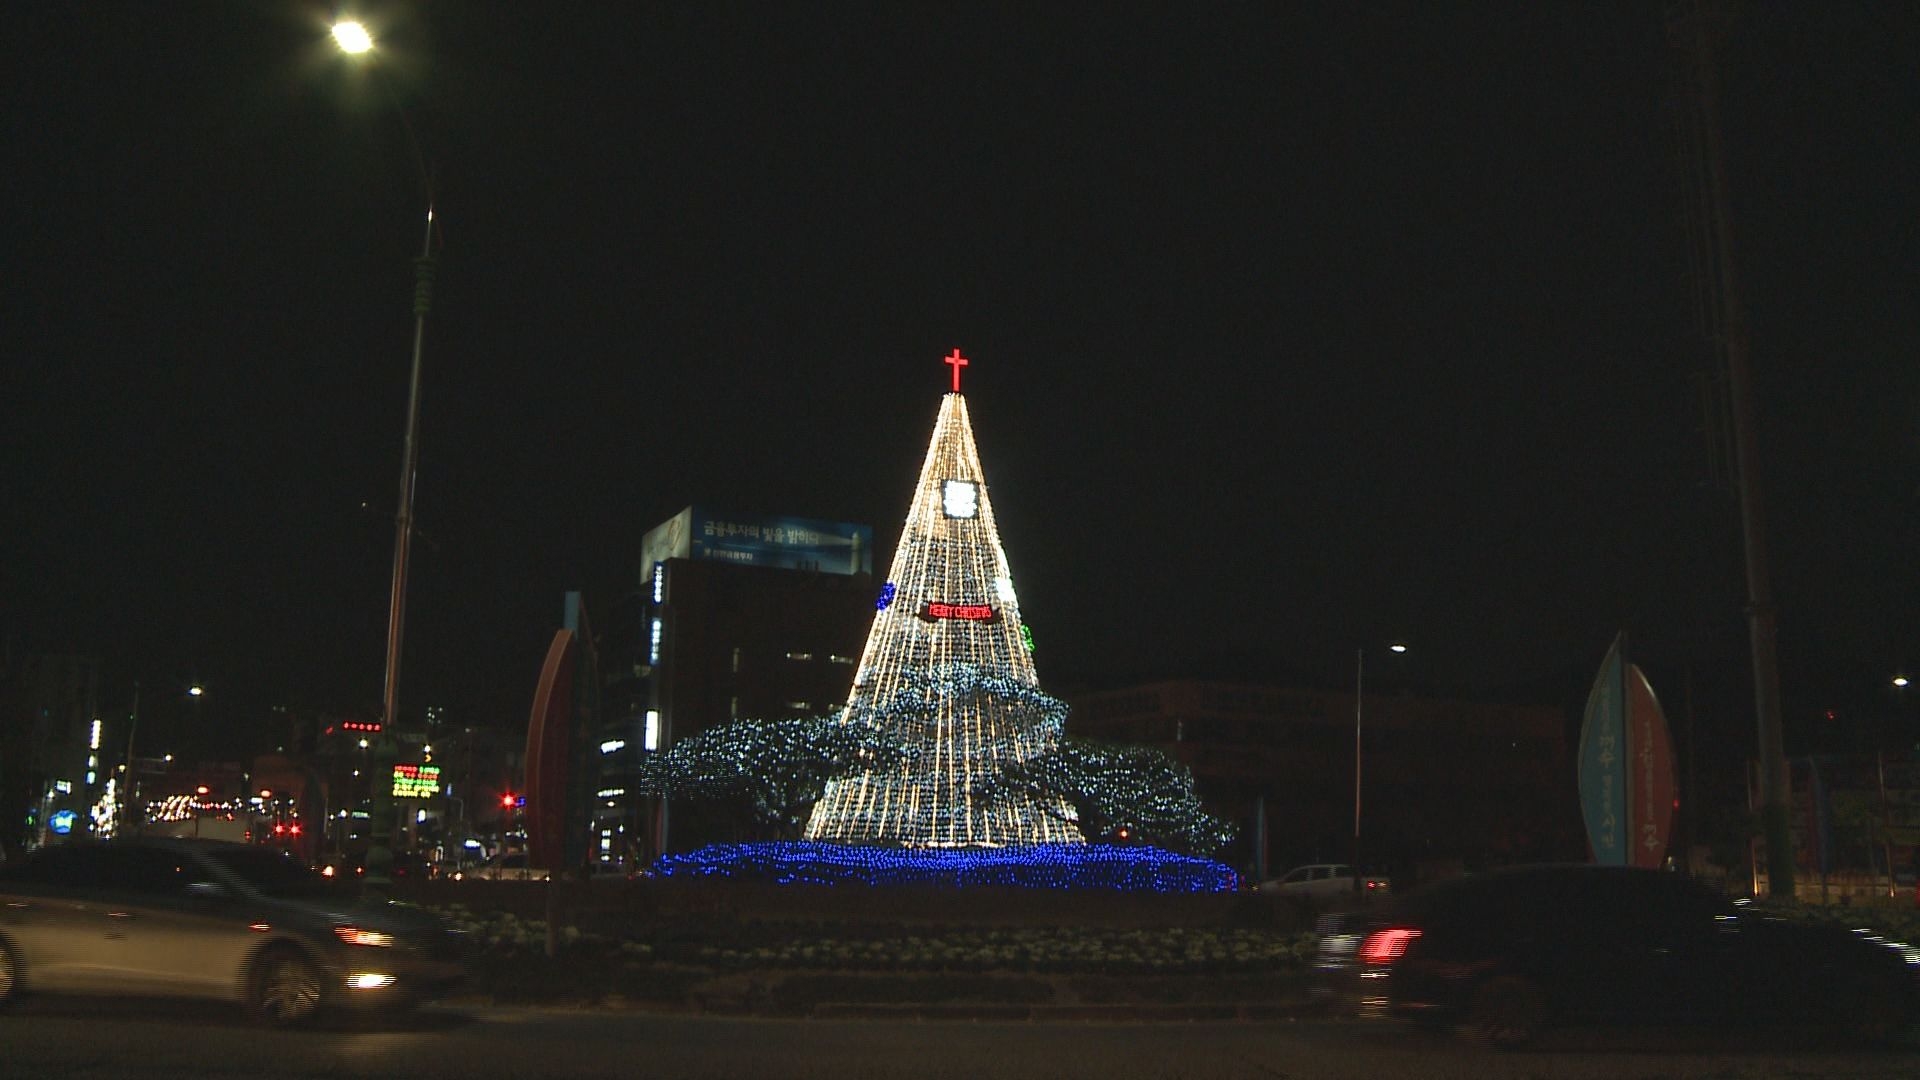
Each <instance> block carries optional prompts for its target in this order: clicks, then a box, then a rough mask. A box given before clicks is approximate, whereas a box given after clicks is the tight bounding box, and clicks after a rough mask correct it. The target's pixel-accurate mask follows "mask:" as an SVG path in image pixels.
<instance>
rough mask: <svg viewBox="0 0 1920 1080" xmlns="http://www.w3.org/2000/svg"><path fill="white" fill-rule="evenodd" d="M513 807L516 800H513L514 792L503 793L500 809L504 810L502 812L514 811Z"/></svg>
mask: <svg viewBox="0 0 1920 1080" xmlns="http://www.w3.org/2000/svg"><path fill="white" fill-rule="evenodd" d="M513 806H514V798H513V792H511V791H508V792H503V793H501V795H500V809H502V810H511V809H513Z"/></svg>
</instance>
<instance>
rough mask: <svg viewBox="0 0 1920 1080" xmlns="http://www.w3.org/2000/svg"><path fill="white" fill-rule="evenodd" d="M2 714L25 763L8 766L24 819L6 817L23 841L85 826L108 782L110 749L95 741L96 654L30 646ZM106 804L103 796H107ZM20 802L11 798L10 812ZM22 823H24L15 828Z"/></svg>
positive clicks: (99, 728)
mask: <svg viewBox="0 0 1920 1080" xmlns="http://www.w3.org/2000/svg"><path fill="white" fill-rule="evenodd" d="M10 681H11V682H12V684H13V687H12V692H11V694H9V695H8V697H9V698H10V702H11V703H10V705H9V711H11V712H13V713H14V715H13V716H12V717H9V718H6V722H8V723H9V724H10V726H16V727H17V728H18V730H19V731H21V732H22V733H23V734H24V736H25V737H24V738H22V739H20V740H18V746H19V748H20V749H21V750H23V751H24V752H25V758H26V760H25V762H24V765H25V767H24V768H23V769H22V768H17V767H15V766H11V765H10V766H9V770H10V772H12V773H13V775H14V776H15V777H16V779H15V781H14V786H17V787H18V788H19V791H18V793H16V795H15V796H14V798H15V800H16V802H17V800H18V799H19V798H20V796H21V795H24V797H25V799H26V801H27V804H28V805H26V807H25V808H24V809H25V820H24V821H22V822H9V831H10V832H12V833H13V834H14V835H16V836H18V835H20V832H21V831H24V833H25V836H26V838H27V840H28V842H29V843H44V842H45V841H46V840H47V839H48V838H49V837H52V836H60V835H67V834H76V835H78V834H85V833H87V832H89V831H92V829H93V825H94V814H95V807H96V804H98V803H99V802H100V801H101V799H102V797H103V796H104V795H105V793H106V791H107V790H108V785H109V784H110V783H112V782H113V772H112V770H113V767H114V766H115V765H117V764H118V761H119V757H118V755H117V754H113V753H109V752H108V751H106V750H103V749H102V746H103V743H104V739H105V737H106V735H107V732H106V730H105V722H104V718H103V716H102V714H101V689H100V661H99V660H97V659H95V658H93V657H90V656H65V655H55V654H49V653H31V654H28V655H26V656H24V657H22V658H21V659H20V661H19V663H18V665H17V667H16V668H15V670H14V671H13V672H12V675H11V680H10ZM109 805H110V804H109ZM19 809H21V808H20V807H19V806H17V805H16V806H15V807H14V808H13V809H11V810H9V811H8V812H9V813H14V812H17V811H18V810H19ZM22 826H24V829H22Z"/></svg>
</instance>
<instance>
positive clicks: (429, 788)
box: [393, 765, 440, 799]
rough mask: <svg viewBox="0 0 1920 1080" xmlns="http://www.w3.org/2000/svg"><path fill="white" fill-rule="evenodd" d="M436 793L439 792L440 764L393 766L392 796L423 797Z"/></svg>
mask: <svg viewBox="0 0 1920 1080" xmlns="http://www.w3.org/2000/svg"><path fill="white" fill-rule="evenodd" d="M438 794H440V766H438V765H395V766H394V767H393V797H394V798H396V799H424V798H426V797H427V796H429V795H438Z"/></svg>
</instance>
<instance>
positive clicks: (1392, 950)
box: [1360, 927, 1420, 967]
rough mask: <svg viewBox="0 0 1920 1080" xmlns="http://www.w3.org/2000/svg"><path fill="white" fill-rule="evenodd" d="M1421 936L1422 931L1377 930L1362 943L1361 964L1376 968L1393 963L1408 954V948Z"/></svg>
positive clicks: (1397, 928) (1400, 929)
mask: <svg viewBox="0 0 1920 1080" xmlns="http://www.w3.org/2000/svg"><path fill="white" fill-rule="evenodd" d="M1419 936H1420V931H1418V930H1410V929H1406V928H1404V927H1395V928H1394V929H1391V930H1375V931H1374V932H1373V933H1371V934H1368V935H1367V938H1366V940H1365V941H1362V942H1361V943H1360V962H1361V963H1363V964H1368V965H1371V966H1374V967H1382V966H1385V965H1387V964H1391V963H1393V962H1394V961H1395V960H1398V959H1400V958H1401V957H1402V956H1405V955H1406V953H1407V946H1408V945H1411V944H1413V939H1414V938H1417V937H1419Z"/></svg>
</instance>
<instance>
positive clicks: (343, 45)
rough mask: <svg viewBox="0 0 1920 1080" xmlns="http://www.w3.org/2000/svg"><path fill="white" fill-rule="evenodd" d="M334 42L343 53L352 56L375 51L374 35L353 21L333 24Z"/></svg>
mask: <svg viewBox="0 0 1920 1080" xmlns="http://www.w3.org/2000/svg"><path fill="white" fill-rule="evenodd" d="M333 41H334V44H336V45H338V46H340V51H341V52H343V53H347V54H348V55H350V56H358V55H360V54H361V53H364V52H372V51H373V35H372V34H370V33H368V32H367V28H366V27H365V26H362V25H361V24H359V23H357V22H355V21H353V20H352V19H348V20H346V21H344V22H337V23H334V24H333Z"/></svg>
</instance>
